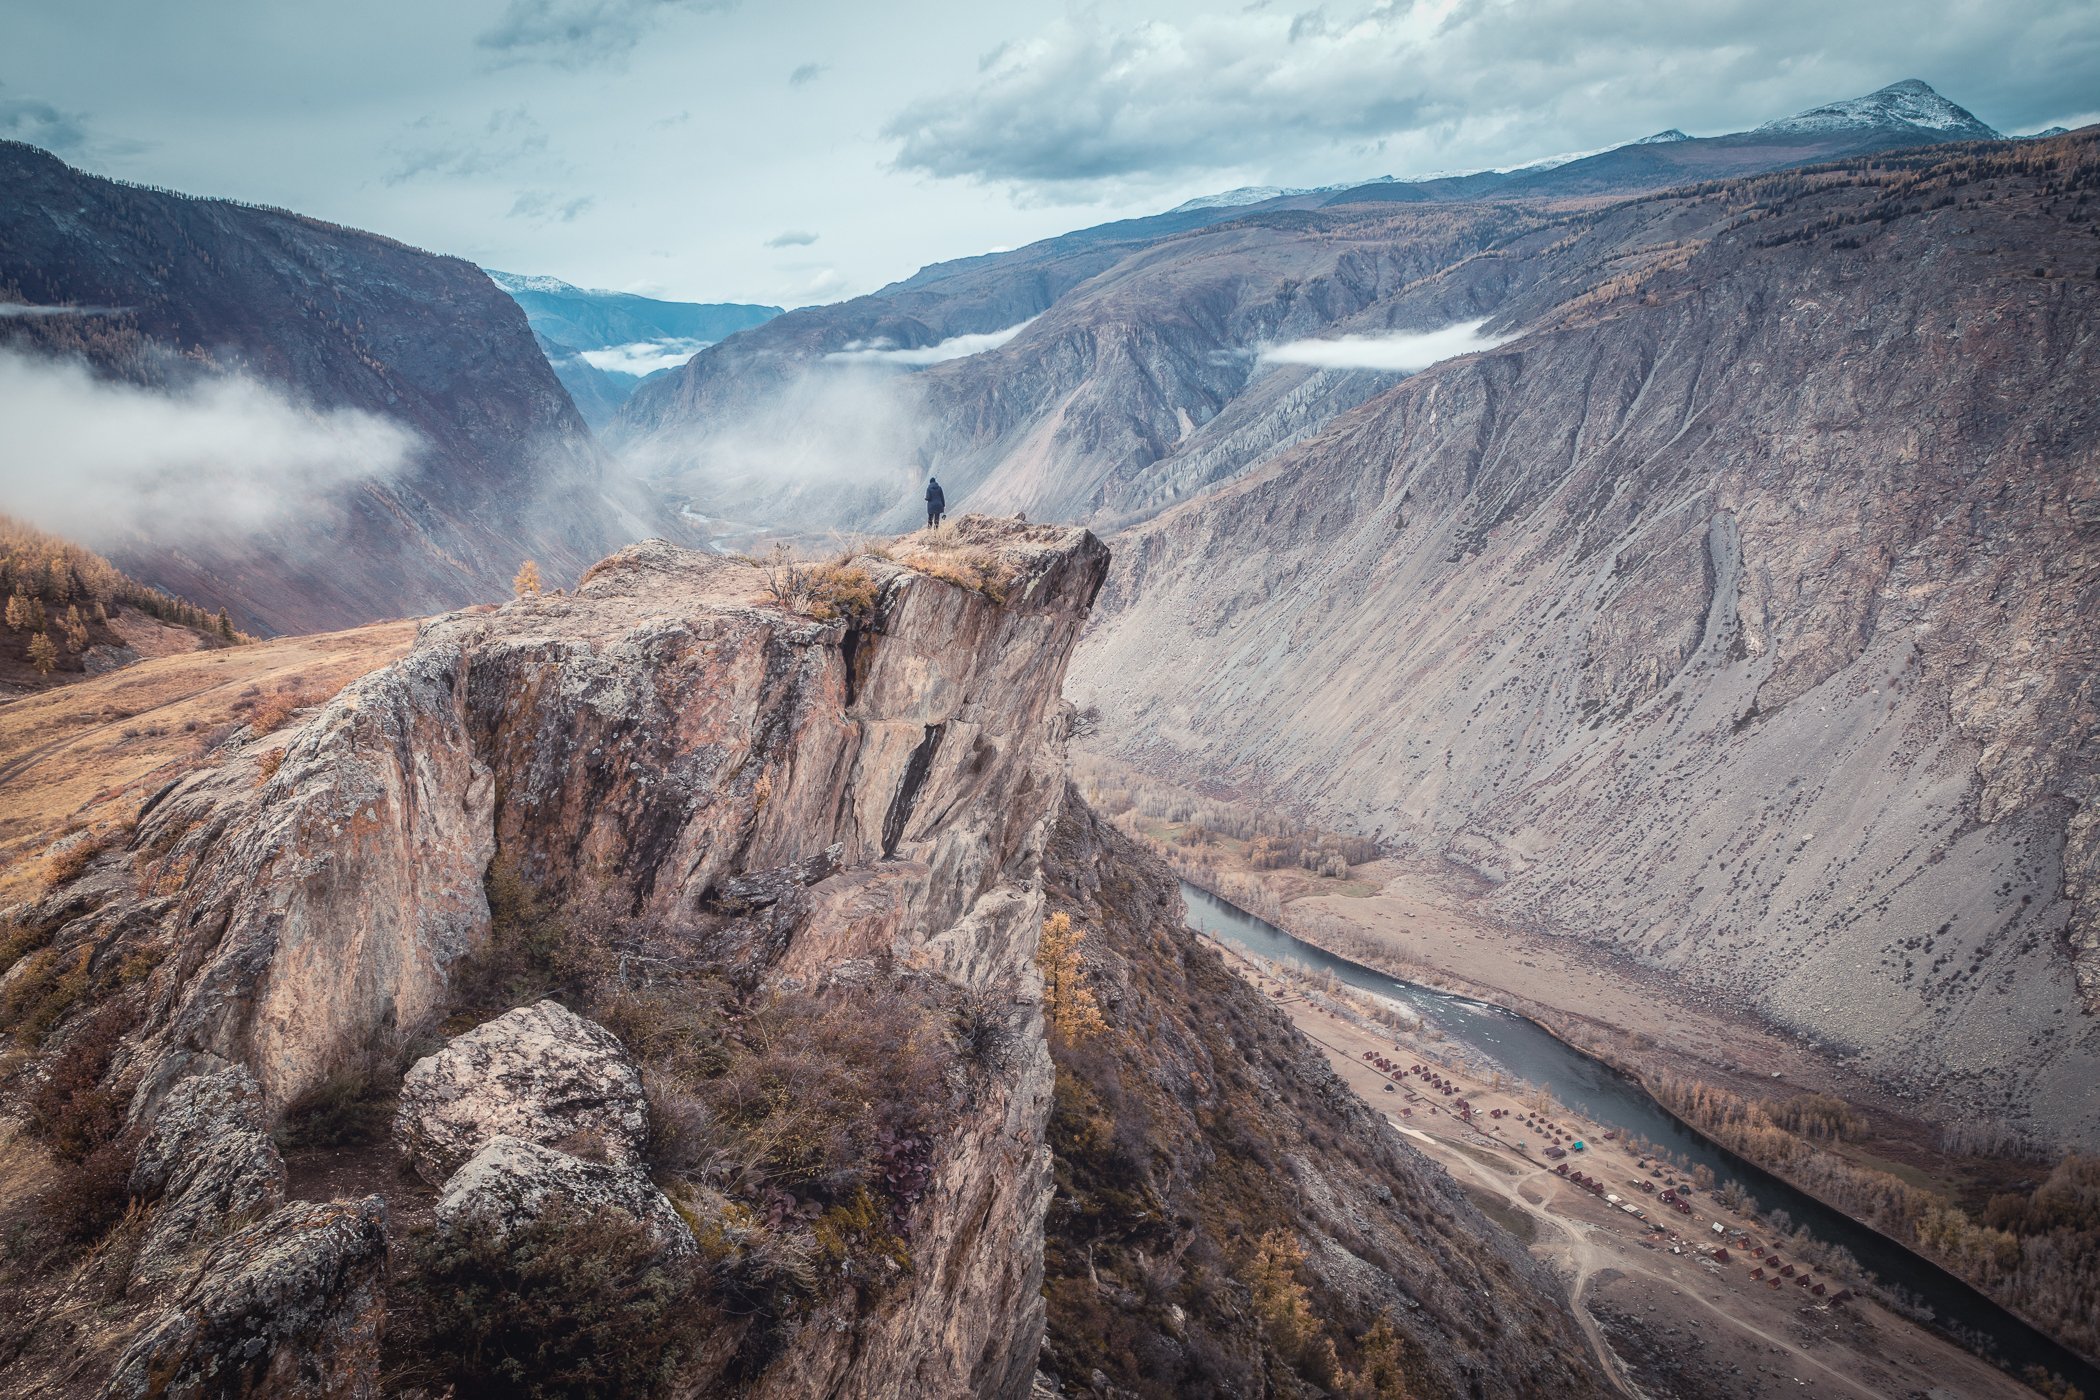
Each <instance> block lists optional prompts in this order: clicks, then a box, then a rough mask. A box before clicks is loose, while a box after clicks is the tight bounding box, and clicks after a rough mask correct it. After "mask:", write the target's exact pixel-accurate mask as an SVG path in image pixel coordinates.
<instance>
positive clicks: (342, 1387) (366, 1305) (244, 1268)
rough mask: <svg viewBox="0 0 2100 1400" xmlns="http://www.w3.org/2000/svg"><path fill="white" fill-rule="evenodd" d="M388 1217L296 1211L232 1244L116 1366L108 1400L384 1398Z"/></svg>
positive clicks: (375, 1207)
mask: <svg viewBox="0 0 2100 1400" xmlns="http://www.w3.org/2000/svg"><path fill="white" fill-rule="evenodd" d="M385 1272H386V1211H385V1208H384V1206H383V1205H382V1204H381V1203H380V1201H379V1198H378V1197H376V1196H375V1197H370V1198H368V1199H366V1200H364V1201H362V1202H357V1203H352V1202H346V1201H338V1202H334V1203H331V1204H327V1205H316V1204H313V1203H311V1202H299V1203H296V1204H293V1205H288V1206H285V1207H284V1208H282V1209H281V1210H278V1211H277V1212H276V1213H274V1214H272V1215H271V1216H269V1217H268V1218H267V1219H265V1220H262V1221H260V1222H258V1223H257V1224H254V1225H251V1226H249V1227H248V1228H246V1229H244V1230H240V1231H238V1232H236V1233H235V1234H232V1235H230V1236H228V1237H227V1238H226V1239H224V1240H223V1241H221V1242H220V1243H219V1244H218V1246H217V1247H215V1248H214V1249H213V1250H212V1252H211V1254H210V1256H209V1257H208V1258H207V1259H206V1260H205V1263H204V1267H203V1270H202V1271H201V1272H200V1273H199V1274H198V1275H197V1276H196V1277H195V1278H194V1279H193V1280H192V1281H191V1282H190V1283H189V1284H187V1285H186V1286H185V1287H184V1288H183V1289H182V1290H181V1291H180V1292H179V1293H178V1294H177V1295H176V1296H175V1299H174V1301H173V1302H172V1303H171V1304H170V1305H169V1306H168V1308H167V1310H166V1311H165V1312H163V1313H162V1314H161V1315H160V1316H159V1317H158V1318H157V1319H156V1320H154V1321H153V1322H152V1323H150V1324H149V1325H148V1326H147V1327H146V1329H145V1330H144V1331H143V1332H142V1333H140V1334H139V1336H138V1337H137V1339H136V1340H134V1341H133V1342H132V1344H131V1346H130V1347H129V1348H128V1349H127V1350H126V1351H125V1353H124V1355H123V1356H122V1358H120V1359H119V1360H118V1362H117V1366H116V1371H115V1374H114V1375H113V1377H112V1378H111V1380H110V1383H109V1387H108V1389H107V1391H106V1392H105V1394H106V1396H107V1398H108V1400H163V1398H165V1400H207V1397H209V1400H224V1398H226V1397H239V1398H240V1400H247V1397H254V1398H255V1400H279V1397H282V1398H283V1400H365V1397H368V1396H372V1395H376V1394H378V1373H379V1333H380V1327H381V1325H382V1319H383V1313H384V1309H383V1307H382V1303H381V1286H382V1284H383V1282H384V1278H385Z"/></svg>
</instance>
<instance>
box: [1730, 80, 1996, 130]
mask: <svg viewBox="0 0 2100 1400" xmlns="http://www.w3.org/2000/svg"><path fill="white" fill-rule="evenodd" d="M1875 127H1912V128H1915V129H1917V130H1920V131H1930V132H1933V133H1935V134H1937V135H1939V136H1941V137H1942V139H1945V140H1954V141H1962V140H1968V141H1996V140H1999V139H2001V138H2000V137H1999V135H1998V133H1997V132H1995V131H1993V130H1991V128H1989V127H1987V126H1985V125H1984V124H1983V123H1982V122H1980V121H1978V120H1976V117H1975V115H1974V114H1973V113H1971V112H1969V111H1967V110H1965V109H1964V108H1961V107H1957V106H1956V105H1955V104H1953V103H1952V102H1949V101H1948V100H1947V99H1946V98H1944V97H1942V96H1940V95H1939V94H1938V93H1936V92H1934V91H1933V90H1932V89H1931V87H1929V86H1928V85H1926V84H1925V83H1922V82H1920V81H1918V80H1917V79H1916V78H1906V79H1904V80H1903V81H1902V82H1900V83H1890V84H1889V85H1888V86H1887V87H1885V88H1883V89H1881V90H1880V91H1879V92H1870V93H1868V94H1867V95H1866V96H1865V97H1854V98H1849V99H1847V100H1846V101H1843V102H1832V103H1829V104H1827V105H1825V106H1822V107H1811V108H1809V109H1808V110H1807V111H1805V112H1797V113H1795V114H1794V115H1793V116H1791V117H1781V118H1780V119H1779V120H1778V121H1771V122H1766V123H1765V124H1764V125H1763V126H1761V127H1759V128H1757V129H1758V130H1759V131H1772V132H1809V133H1813V132H1822V131H1858V130H1862V129H1870V128H1875Z"/></svg>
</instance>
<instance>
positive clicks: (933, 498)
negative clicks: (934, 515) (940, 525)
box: [926, 481, 948, 510]
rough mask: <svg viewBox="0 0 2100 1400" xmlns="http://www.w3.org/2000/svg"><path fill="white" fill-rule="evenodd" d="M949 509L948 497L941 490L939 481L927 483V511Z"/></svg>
mask: <svg viewBox="0 0 2100 1400" xmlns="http://www.w3.org/2000/svg"><path fill="white" fill-rule="evenodd" d="M947 508H948V497H947V496H946V494H944V493H943V492H942V490H941V484H940V483H939V482H938V481H929V482H927V483H926V509H928V510H946V509H947Z"/></svg>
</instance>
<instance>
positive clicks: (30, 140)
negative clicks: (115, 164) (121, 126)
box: [0, 84, 146, 160]
mask: <svg viewBox="0 0 2100 1400" xmlns="http://www.w3.org/2000/svg"><path fill="white" fill-rule="evenodd" d="M0 86H5V85H4V84H0ZM0 140H6V141H22V142H26V143H27V144H29V145H31V146H40V147H42V148H43V149H44V150H47V151H49V152H51V154H53V155H55V156H62V157H64V158H65V159H67V160H79V159H81V158H83V157H89V156H126V155H136V154H137V153H139V152H140V151H143V150H145V149H146V146H145V143H144V142H141V141H127V140H121V139H113V138H110V137H106V136H98V135H97V134H96V133H95V131H94V129H93V127H92V126H91V125H90V124H89V121H88V118H87V115H86V114H85V113H83V112H69V111H66V110H64V109H63V108H60V107H56V106H53V105H52V104H51V103H49V102H45V101H43V100H41V99H39V98H34V97H0Z"/></svg>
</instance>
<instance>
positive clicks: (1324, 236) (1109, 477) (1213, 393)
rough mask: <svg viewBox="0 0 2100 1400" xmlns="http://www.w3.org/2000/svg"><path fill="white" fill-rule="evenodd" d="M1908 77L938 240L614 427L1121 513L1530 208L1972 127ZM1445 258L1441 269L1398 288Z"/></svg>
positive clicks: (664, 384) (1525, 218)
mask: <svg viewBox="0 0 2100 1400" xmlns="http://www.w3.org/2000/svg"><path fill="white" fill-rule="evenodd" d="M1915 89H1916V90H1913V85H1911V84H1898V85H1896V87H1895V88H1891V89H1887V90H1885V91H1884V92H1883V93H1877V94H1873V95H1870V96H1869V97H1866V98H1861V99H1856V100H1855V101H1854V102H1852V103H1846V104H1838V105H1839V107H1841V108H1844V109H1845V111H1846V112H1851V113H1853V115H1852V116H1850V117H1843V116H1842V114H1841V116H1840V117H1827V118H1819V119H1818V120H1817V121H1816V122H1813V123H1810V124H1809V125H1807V126H1804V127H1803V128H1802V129H1799V130H1795V129H1791V128H1790V129H1786V130H1759V131H1756V132H1746V133H1740V134H1737V135H1733V136H1723V137H1713V138H1700V139H1693V138H1685V139H1675V140H1663V139H1655V138H1651V139H1648V140H1644V141H1639V142H1635V143H1633V144H1631V145H1627V146H1622V147H1619V148H1617V149H1615V150H1611V151H1606V152H1602V153H1599V154H1597V155H1593V156H1588V157H1584V158H1579V159H1573V160H1567V161H1563V162H1561V163H1559V164H1544V163H1542V164H1540V165H1534V166H1529V167H1521V168H1517V169H1513V170H1510V171H1507V172H1493V171H1489V172H1480V173H1476V174H1471V175H1463V176H1454V177H1448V178H1445V179H1440V180H1423V181H1392V180H1384V181H1378V182H1373V183H1370V184H1366V185H1360V186H1354V187H1351V188H1347V189H1336V190H1315V191H1303V192H1290V193H1286V194H1284V195H1282V196H1280V197H1277V198H1271V199H1266V200H1256V201H1254V202H1251V203H1240V202H1238V198H1239V194H1240V193H1247V192H1236V193H1235V195H1234V196H1232V197H1231V199H1232V202H1226V201H1225V200H1224V199H1221V200H1218V201H1193V202H1191V204H1189V205H1184V206H1183V207H1181V208H1180V209H1177V210H1175V211H1172V212H1171V213H1169V214H1165V215H1160V216H1156V217H1154V218H1151V219H1143V220H1131V221H1126V222H1124V223H1121V224H1111V225H1104V226H1102V227H1101V228H1098V229H1089V230H1082V231H1080V232H1078V233H1074V234H1068V235H1065V236H1064V237H1062V238H1058V239H1051V240H1047V241H1045V242H1042V243H1039V244H1035V245H1031V246H1030V247H1027V248H1022V249H1017V250H1015V251H1013V252H1010V253H1001V254H993V255H987V256H984V257H980V258H973V259H965V260H962V261H959V262H955V263H947V264H941V265H938V266H935V267H930V268H927V269H925V270H923V271H922V272H920V273H919V274H918V275H917V276H915V277H913V278H910V279H908V280H907V281H904V282H900V283H897V284H895V285H893V286H891V287H886V288H884V289H882V290H881V291H879V292H876V293H874V294H872V295H870V296H867V297H861V298H857V299H855V300H853V301H850V302H844V303H840V304H838V305H836V306H829V307H816V308H805V309H802V310H798V311H795V312H791V313H789V314H788V315H786V316H783V317H781V318H779V319H778V320H776V321H774V322H772V323H770V324H768V325H766V326H764V327H761V328H758V329H756V330H752V331H747V332H744V333H742V334H740V335H738V336H736V337H734V338H732V339H731V340H728V341H726V342H724V343H723V344H722V345H720V346H717V347H714V348H711V349H709V350H707V351H704V352H702V353H701V354H700V355H698V356H696V357H695V358H694V359H693V360H691V361H690V362H689V363H687V364H686V365H684V366H682V367H681V368H679V369H678V370H676V371H675V372H673V373H671V374H669V375H666V376H664V377H663V378H661V379H658V380H655V381H653V382H651V383H650V384H647V385H645V386H643V388H642V389H640V390H639V391H638V392H637V393H636V395H635V397H634V398H633V399H632V400H631V401H630V403H629V404H628V406H627V407H626V408H625V409H624V410H623V411H622V413H621V416H620V418H619V420H618V422H616V423H615V424H614V425H613V426H612V427H611V428H610V429H609V431H608V441H610V442H612V443H614V444H616V445H617V446H618V447H619V449H620V450H622V451H623V452H625V453H627V454H629V455H630V456H631V457H632V459H633V460H634V462H635V463H636V465H637V467H638V469H639V470H641V471H642V472H644V473H645V474H647V475H649V476H650V477H651V478H652V479H654V480H658V481H660V482H662V483H663V484H664V485H665V487H666V488H667V489H669V490H671V491H674V492H677V493H680V494H683V495H686V496H687V497H689V498H691V499H693V500H695V502H696V503H697V505H698V506H699V508H700V509H702V510H704V511H706V512H707V513H709V514H721V515H727V516H730V517H734V518H737V519H742V520H748V521H754V522H759V523H765V524H780V525H791V526H797V527H800V528H803V529H807V530H816V531H820V530H823V529H827V528H836V527H844V528H855V529H872V528H897V527H900V526H902V525H904V524H906V523H908V521H909V520H910V519H911V517H912V515H913V512H914V510H915V507H916V502H917V500H918V497H919V488H920V487H921V486H922V485H923V481H924V477H925V476H926V475H927V474H928V473H933V474H938V475H939V476H940V477H941V478H942V480H943V483H944V485H945V486H946V488H947V492H948V499H949V500H950V501H951V502H954V503H956V504H957V505H958V507H960V508H967V509H981V510H988V511H999V512H1005V511H1015V510H1019V511H1023V512H1025V513H1027V514H1028V515H1029V516H1030V518H1043V517H1049V518H1059V519H1074V520H1084V521H1089V522H1092V523H1095V524H1098V525H1102V526H1111V525H1114V524H1117V523H1120V522H1122V521H1125V520H1128V519H1131V518H1134V517H1136V516H1139V515H1143V514H1145V513H1148V512H1150V511H1153V510H1157V509H1158V508H1160V507H1161V506H1162V505H1165V504H1169V503H1171V502H1173V501H1175V500H1179V499H1181V498H1183V497H1185V496H1186V495H1187V494H1189V492H1191V491H1192V490H1195V489H1199V488H1201V487H1202V486H1204V485H1206V484H1209V483H1211V482H1215V481H1218V480H1222V479H1225V478H1227V477H1230V476H1231V475H1233V474H1234V473H1236V472H1238V471H1241V470H1244V469H1245V468H1246V467H1248V466H1251V465H1252V464H1253V463H1255V462H1257V461H1260V460H1262V459H1263V458H1264V457H1265V456H1266V455H1268V453H1269V452H1271V451H1273V450H1274V449H1275V448H1276V447H1278V446H1279V445H1281V444H1282V443H1283V442H1284V441H1287V440H1290V439H1291V438H1292V437H1294V436H1297V435H1302V433H1303V432H1304V431H1306V430H1308V429H1309V428H1310V427H1312V426H1316V425H1317V424H1318V423H1320V422H1323V421H1325V420H1326V419H1327V418H1329V417H1331V416H1332V415H1333V414H1334V413H1336V412H1339V411H1342V410H1345V409H1347V408H1349V407H1352V406H1354V405H1355V404H1356V403H1358V402H1360V401H1361V399H1362V398H1363V397H1364V395H1365V394H1366V393H1368V392H1370V391H1371V390H1372V389H1373V388H1374V387H1375V384H1374V382H1373V378H1367V377H1365V376H1362V375H1353V376H1352V375H1348V374H1336V373H1321V372H1318V371H1311V370H1307V369H1305V368H1303V367H1297V366H1278V365H1274V364H1271V363H1268V362H1267V361H1265V360H1263V359H1262V357H1261V356H1262V351H1263V350H1264V348H1265V346H1267V345H1268V344H1269V342H1271V341H1272V340H1280V339H1289V338H1293V337H1304V336H1314V335H1334V334H1338V333H1349V334H1379V333H1384V332H1387V331H1392V330H1399V329H1415V330H1430V329H1434V328H1437V327H1440V326H1443V325H1446V324H1448V323H1450V322H1453V321H1459V320H1470V319H1477V318H1478V317H1480V316H1483V315H1486V314H1488V313H1489V312H1490V311H1492V310H1494V309H1495V308H1496V307H1497V306H1499V305H1500V304H1501V302H1502V300H1503V299H1504V297H1505V296H1507V295H1508V293H1509V291H1510V287H1509V285H1508V284H1510V283H1511V282H1513V281H1515V280H1518V279H1522V278H1524V277H1526V276H1528V275H1529V268H1528V258H1529V256H1530V255H1531V253H1533V252H1535V251H1536V249H1537V248H1539V247H1542V246H1544V244H1545V243H1546V242H1549V241H1551V240H1550V239H1539V240H1536V241H1534V242H1531V243H1526V242H1525V241H1524V238H1525V235H1526V234H1527V233H1529V232H1531V231H1534V230H1537V229H1539V228H1541V227H1543V226H1545V225H1547V224H1549V223H1562V222H1568V223H1570V225H1571V226H1572V225H1573V224H1575V223H1579V222H1580V221H1581V220H1582V219H1583V218H1585V217H1587V216H1588V215H1589V213H1590V212H1591V211H1592V210H1593V208H1594V203H1593V202H1594V201H1595V200H1596V199H1597V198H1599V197H1601V196H1616V197H1621V198H1624V197H1628V196H1631V195H1634V194H1638V193H1640V192H1644V191H1654V190H1660V189H1665V188H1670V187H1674V186H1681V185H1688V184H1696V183H1698V182H1700V181H1703V180H1711V179H1716V178H1732V177H1738V176H1742V175H1744V174H1748V173H1755V172H1760V171H1769V170H1775V169H1782V168H1789V167H1794V166H1802V165H1808V164H1812V163H1814V162H1818V161H1827V160H1831V159H1835V158H1839V157H1846V156H1855V155H1858V154H1860V153H1863V152H1871V151H1877V150H1893V149H1904V148H1909V147H1913V146H1917V145H1919V144H1921V143H1927V142H1935V141H1945V140H1950V139H1959V138H1962V137H1965V136H1967V135H1970V134H1972V133H1971V131H1970V128H1969V127H1968V126H1965V125H1963V124H1962V123H1961V122H1960V121H1958V120H1954V119H1952V118H1948V119H1947V120H1949V121H1950V122H1952V124H1950V125H1943V126H1933V125H1929V124H1926V123H1927V122H1928V121H1929V120H1933V119H1938V118H1935V117H1934V115H1933V114H1934V113H1940V112H1942V110H1943V109H1944V112H1947V113H1961V109H1959V108H1956V107H1954V106H1953V104H1951V103H1944V101H1943V100H1942V99H1939V98H1937V96H1936V95H1932V96H1931V97H1930V99H1929V101H1928V99H1927V96H1926V94H1929V92H1930V90H1929V89H1924V88H1923V85H1922V84H1918V85H1915ZM1933 104H1939V105H1938V106H1934V105H1933ZM1855 109H1856V111H1855ZM1834 110H1835V109H1834ZM1906 112H1908V113H1911V114H1912V115H1914V116H1919V120H1918V121H1911V120H1908V119H1906V118H1904V117H1903V116H1902V114H1903V113H1906ZM1920 114H1922V115H1920ZM1961 116H1962V117H1966V114H1965V113H1961ZM1801 120H1803V121H1806V120H1807V116H1806V115H1804V117H1803V118H1802V119H1801ZM1968 120H1969V121H1970V122H1971V123H1973V118H1970V119H1968ZM1782 125H1784V124H1783V123H1782ZM1975 129H1976V130H1978V131H1984V132H1986V133H1987V128H1982V127H1981V126H1980V124H1976V128H1975ZM1660 135H1661V136H1681V133H1661V134H1660ZM1252 193H1256V194H1259V193H1265V192H1260V191H1257V192H1252ZM1575 201H1581V202H1580V203H1576V202H1575ZM1566 231H1567V230H1566V229H1563V230H1562V232H1563V233H1565V232H1566ZM1556 236H1558V235H1556ZM1431 278H1439V279H1442V280H1441V281H1440V283H1439V285H1438V286H1437V287H1436V288H1434V289H1430V290H1429V291H1428V292H1427V293H1425V294H1416V295H1414V298H1413V302H1412V304H1411V305H1407V306H1402V305H1400V304H1399V302H1400V299H1401V298H1402V297H1403V296H1405V295H1408V294H1410V293H1411V292H1413V291H1415V290H1416V288H1415V284H1417V283H1421V282H1423V281H1425V280H1426V279H1431ZM1001 331H1011V332H1013V333H1012V334H1011V337H1010V338H1009V339H1007V340H1005V341H1004V342H1002V343H999V344H997V345H996V346H994V347H991V348H986V349H983V350H982V351H981V353H974V354H969V355H967V356H964V357H961V358H956V359H952V360H947V361H945V362H941V363H935V364H932V365H931V366H930V367H922V368H913V367H912V366H911V364H910V363H909V362H907V361H905V360H904V359H902V358H897V359H892V360H887V361H885V360H881V359H880V357H879V355H878V356H872V357H871V356H870V355H868V354H867V353H866V352H865V351H864V350H861V349H860V348H859V347H868V346H882V345H887V346H892V347H896V348H898V349H910V348H914V347H920V348H923V347H934V346H939V345H941V344H942V343H943V342H947V341H951V340H952V339H953V338H956V337H960V336H964V335H979V336H982V335H988V334H990V333H993V332H1001ZM1388 378H1389V376H1388ZM1379 382H1383V381H1379ZM1254 394H1260V395H1263V396H1265V397H1266V398H1267V399H1269V400H1272V401H1279V400H1288V401H1289V404H1290V414H1291V422H1292V425H1293V426H1292V427H1291V428H1290V430H1289V431H1288V432H1286V433H1283V434H1279V433H1277V432H1276V431H1274V430H1273V429H1265V430H1260V431H1255V432H1251V433H1250V432H1248V431H1247V430H1246V420H1247V419H1249V418H1250V417H1255V418H1268V419H1270V420H1271V421H1272V422H1273V421H1274V419H1273V418H1272V416H1271V415H1269V414H1268V412H1267V410H1266V408H1265V407H1259V406H1252V405H1250V406H1248V407H1247V408H1245V409H1243V410H1242V411H1240V412H1237V413H1235V412H1233V411H1232V409H1233V406H1234V405H1235V404H1236V403H1238V401H1239V400H1241V399H1242V398H1243V397H1247V396H1250V395H1254ZM870 423H874V424H876V425H877V427H876V430H874V431H868V430H867V425H868V424H870ZM754 444H763V445H765V446H766V447H767V448H768V449H771V450H768V451H763V452H761V451H757V450H754Z"/></svg>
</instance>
